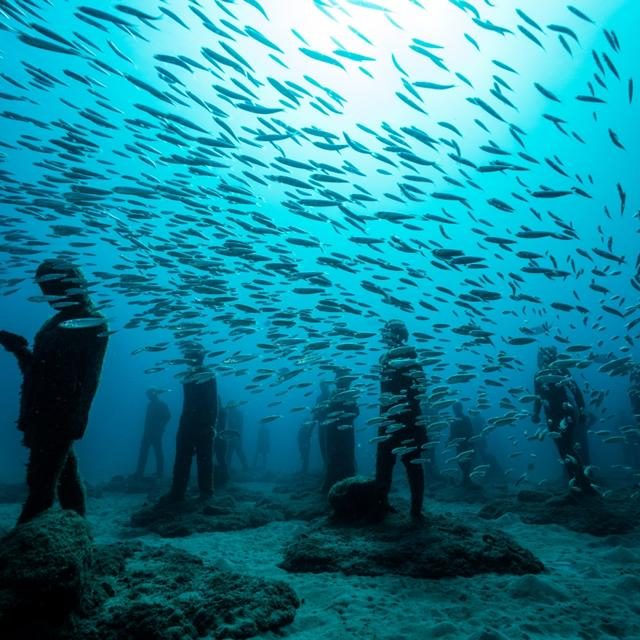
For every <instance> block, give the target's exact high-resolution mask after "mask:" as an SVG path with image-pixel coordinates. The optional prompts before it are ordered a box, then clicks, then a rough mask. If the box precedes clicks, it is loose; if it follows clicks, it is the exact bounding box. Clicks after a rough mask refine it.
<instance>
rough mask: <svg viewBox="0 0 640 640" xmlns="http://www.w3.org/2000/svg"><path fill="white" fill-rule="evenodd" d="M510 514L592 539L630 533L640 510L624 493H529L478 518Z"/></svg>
mask: <svg viewBox="0 0 640 640" xmlns="http://www.w3.org/2000/svg"><path fill="white" fill-rule="evenodd" d="M509 512H511V513H516V514H518V515H519V516H520V518H521V519H522V521H523V522H526V523H527V524H558V525H560V526H562V527H565V528H566V529H571V530H572V531H579V532H580V533H589V534H591V535H593V536H608V535H613V534H623V533H629V532H631V531H633V529H634V528H635V527H636V525H637V522H638V517H639V516H640V509H639V508H638V506H636V504H635V502H634V501H633V500H628V499H627V497H626V494H625V492H624V491H622V492H620V493H619V495H618V494H613V495H611V496H609V497H608V498H606V499H604V498H600V497H598V496H596V497H591V496H582V497H580V496H575V495H571V494H566V493H565V494H561V495H557V494H552V493H546V492H542V491H530V490H528V491H521V492H520V493H519V494H518V495H517V496H511V497H508V498H502V499H499V500H494V501H493V502H490V503H489V504H487V505H485V506H484V507H483V508H482V509H481V510H480V512H479V514H478V515H480V516H481V517H482V518H486V519H487V520H495V519H497V518H500V517H501V516H503V515H504V514H505V513H509Z"/></svg>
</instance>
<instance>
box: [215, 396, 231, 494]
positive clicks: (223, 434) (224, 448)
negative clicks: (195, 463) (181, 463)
mask: <svg viewBox="0 0 640 640" xmlns="http://www.w3.org/2000/svg"><path fill="white" fill-rule="evenodd" d="M227 428H228V415H227V408H226V407H225V406H224V405H223V404H222V399H221V398H220V396H218V416H217V419H216V429H215V433H214V438H213V454H214V458H215V464H214V465H213V484H214V486H215V487H226V486H227V483H228V482H229V467H228V465H227V453H228V440H227V435H228V434H227Z"/></svg>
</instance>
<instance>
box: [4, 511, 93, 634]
mask: <svg viewBox="0 0 640 640" xmlns="http://www.w3.org/2000/svg"><path fill="white" fill-rule="evenodd" d="M91 558H92V542H91V535H90V532H89V527H88V525H87V523H86V521H85V519H84V518H82V517H80V516H79V515H77V514H76V513H75V512H73V511H60V510H53V509H51V510H49V511H47V512H45V513H44V514H42V515H41V516H38V517H37V518H34V519H33V520H31V521H30V522H27V523H25V524H22V525H19V526H18V527H16V528H15V529H14V530H13V531H11V532H10V533H9V534H8V535H6V536H5V537H4V538H2V540H1V541H0V628H1V629H9V628H15V627H17V626H21V625H23V624H27V625H28V626H29V628H38V627H39V625H43V626H45V627H46V626H47V625H49V624H51V625H59V624H62V623H63V622H64V621H65V620H66V619H67V618H68V617H69V616H70V614H71V613H72V612H73V611H74V610H76V609H78V607H79V606H80V603H81V600H82V596H83V592H84V589H85V587H86V584H87V581H88V577H89V568H90V564H91ZM24 637H27V636H26V635H25V636H24ZM31 637H35V636H31Z"/></svg>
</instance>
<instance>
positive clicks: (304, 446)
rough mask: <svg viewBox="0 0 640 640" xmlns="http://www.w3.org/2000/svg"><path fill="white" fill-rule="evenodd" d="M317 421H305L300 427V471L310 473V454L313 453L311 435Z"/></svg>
mask: <svg viewBox="0 0 640 640" xmlns="http://www.w3.org/2000/svg"><path fill="white" fill-rule="evenodd" d="M314 426H315V423H314V422H313V421H312V420H307V421H305V422H303V423H302V424H301V425H300V427H299V429H298V453H299V454H300V472H301V473H302V474H304V475H306V474H307V473H309V454H310V453H311V436H312V435H313V427H314Z"/></svg>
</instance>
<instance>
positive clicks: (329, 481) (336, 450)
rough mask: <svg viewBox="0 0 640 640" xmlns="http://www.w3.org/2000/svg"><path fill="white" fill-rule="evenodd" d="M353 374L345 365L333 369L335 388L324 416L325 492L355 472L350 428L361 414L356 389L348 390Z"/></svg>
mask: <svg viewBox="0 0 640 640" xmlns="http://www.w3.org/2000/svg"><path fill="white" fill-rule="evenodd" d="M353 380H354V376H353V375H352V374H351V372H350V371H349V370H348V369H343V368H341V369H338V370H337V371H336V379H335V385H336V388H335V391H334V392H333V393H332V394H331V396H330V398H329V401H328V403H327V414H326V417H325V419H324V424H323V426H324V428H325V430H326V440H325V441H326V456H327V458H326V465H325V477H324V482H323V485H322V490H323V491H324V492H325V493H328V492H329V489H331V487H332V486H333V485H334V484H335V483H336V482H339V481H340V480H344V479H345V478H349V477H351V476H354V475H355V473H356V438H355V431H354V429H353V423H354V421H355V419H356V418H357V417H358V416H359V415H360V410H359V409H358V403H357V402H356V392H355V391H353V390H351V382H352V381H353Z"/></svg>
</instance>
